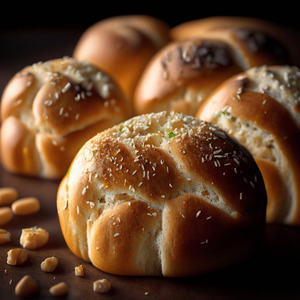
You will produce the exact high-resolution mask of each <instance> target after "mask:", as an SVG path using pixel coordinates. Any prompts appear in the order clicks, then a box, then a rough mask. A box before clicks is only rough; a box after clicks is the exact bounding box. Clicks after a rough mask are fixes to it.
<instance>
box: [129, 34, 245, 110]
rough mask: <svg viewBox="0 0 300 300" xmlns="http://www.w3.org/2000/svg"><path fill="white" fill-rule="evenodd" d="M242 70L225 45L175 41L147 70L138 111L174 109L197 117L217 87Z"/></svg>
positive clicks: (138, 91) (138, 92)
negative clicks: (207, 97) (203, 103)
mask: <svg viewBox="0 0 300 300" xmlns="http://www.w3.org/2000/svg"><path fill="white" fill-rule="evenodd" d="M241 70H242V69H241V67H240V66H239V65H238V64H237V63H236V62H235V60H234V58H233V56H232V53H231V50H230V47H228V45H227V44H225V43H223V42H220V41H218V40H201V39H191V40H186V41H178V42H173V43H171V44H168V45H167V46H166V47H164V48H163V49H162V50H161V51H159V52H158V53H157V54H156V55H155V56H154V57H153V58H152V60H151V61H150V63H149V64H148V65H147V67H146V69H145V70H144V72H143V74H142V76H141V78H140V80H139V82H138V85H137V88H136V90H135V94H134V108H135V112H136V113H137V114H143V113H149V112H159V111H162V110H167V111H171V110H173V111H175V112H182V113H185V114H190V115H194V114H195V113H196V111H197V109H198V107H199V105H200V103H201V102H202V101H203V99H204V98H205V97H206V96H207V94H208V93H209V92H210V91H211V90H212V89H213V88H214V87H215V86H217V85H218V84H220V83H221V82H222V81H223V80H225V79H227V78H228V77H230V76H231V75H233V74H236V73H238V72H240V71H241ZM189 97H190V98H191V99H189Z"/></svg>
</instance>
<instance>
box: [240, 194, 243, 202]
mask: <svg viewBox="0 0 300 300" xmlns="http://www.w3.org/2000/svg"><path fill="white" fill-rule="evenodd" d="M242 199H243V193H242V192H240V200H242Z"/></svg>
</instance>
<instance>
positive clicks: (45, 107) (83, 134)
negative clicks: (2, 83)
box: [1, 57, 131, 179]
mask: <svg viewBox="0 0 300 300" xmlns="http://www.w3.org/2000/svg"><path fill="white" fill-rule="evenodd" d="M130 116H131V108H130V106H129V104H128V100H127V98H126V97H125V96H124V93H123V92H122V91H121V89H120V88H119V86H118V85H117V84H116V83H114V81H113V80H112V79H111V78H110V77H109V76H108V75H107V74H105V73H104V72H102V71H101V70H99V69H97V68H95V67H94V66H92V65H90V63H88V62H79V61H76V60H74V59H72V58H67V57H66V58H59V59H54V60H50V61H46V62H40V63H36V64H33V65H32V66H28V67H25V68H24V69H23V70H22V71H20V72H18V73H17V74H16V75H15V76H14V77H13V78H12V79H11V80H10V82H9V83H8V84H7V86H6V87H5V90H4V92H3V95H2V101H1V117H2V128H1V161H2V163H3V165H4V167H5V168H6V169H7V170H9V171H11V172H14V173H19V174H24V175H31V176H39V177H44V178H53V179H56V178H62V177H63V176H64V174H65V173H66V171H67V169H68V167H69V164H70V163H71V161H72V159H73V157H74V155H75V154H76V152H77V151H78V150H79V149H80V147H81V146H82V144H83V143H84V142H85V141H87V140H88V139H89V138H91V137H92V136H93V135H95V134H96V133H98V132H99V131H102V130H104V129H106V128H108V127H111V126H112V125H115V124H118V123H119V122H122V121H124V120H126V119H128V118H129V117H130Z"/></svg>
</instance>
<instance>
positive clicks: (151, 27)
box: [73, 15, 169, 97]
mask: <svg viewBox="0 0 300 300" xmlns="http://www.w3.org/2000/svg"><path fill="white" fill-rule="evenodd" d="M168 41H169V26H168V25H167V24H166V23H165V22H163V21H162V20H159V19H156V18H154V17H150V16H145V15H128V16H116V17H111V18H108V19H104V20H101V21H99V22H97V23H95V24H94V25H92V26H91V27H89V28H88V29H87V30H86V31H85V32H84V33H83V34H82V36H81V37H80V39H79V41H78V43H77V45H76V47H75V50H74V53H73V56H74V57H75V58H76V59H79V60H87V61H90V62H91V63H93V64H94V65H96V66H98V67H99V68H101V69H103V70H104V71H106V72H107V73H109V74H110V75H111V76H112V77H113V78H114V79H115V80H116V81H117V82H118V83H119V85H120V86H121V88H122V89H123V90H124V92H125V93H126V95H127V96H129V97H131V96H132V93H133V90H134V88H135V85H136V82H137V80H138V78H139V76H140V74H141V72H142V70H143V69H144V67H145V65H146V64H147V62H148V61H149V59H150V58H151V57H152V56H153V54H154V53H155V52H156V51H157V50H158V49H160V48H161V47H162V46H163V45H165V44H166V43H167V42H168Z"/></svg>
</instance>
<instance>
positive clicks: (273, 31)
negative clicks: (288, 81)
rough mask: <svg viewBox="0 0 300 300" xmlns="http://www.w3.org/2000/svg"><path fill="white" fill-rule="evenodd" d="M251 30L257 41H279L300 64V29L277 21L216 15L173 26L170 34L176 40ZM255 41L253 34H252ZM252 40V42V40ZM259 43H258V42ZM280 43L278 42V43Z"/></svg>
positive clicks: (294, 60)
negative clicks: (254, 33) (228, 31)
mask: <svg viewBox="0 0 300 300" xmlns="http://www.w3.org/2000/svg"><path fill="white" fill-rule="evenodd" d="M228 29H230V30H232V29H234V30H240V29H242V30H247V31H248V30H251V31H254V32H257V33H258V36H257V41H258V42H259V43H260V42H265V41H266V38H268V39H271V40H273V41H279V42H280V43H281V44H282V45H284V47H285V48H286V50H287V52H288V53H289V55H290V56H291V64H293V65H297V66H300V59H299V55H298V53H299V49H300V43H299V42H298V41H299V35H300V33H299V30H298V31H297V30H294V29H293V28H288V27H285V26H282V25H280V24H276V22H271V21H267V20H263V19H259V18H253V17H243V16H214V17H208V18H202V19H196V20H191V21H188V22H184V23H181V24H179V25H177V26H175V27H173V28H172V29H171V31H170V36H171V38H172V39H174V40H182V39H186V38H195V37H202V36H205V35H206V34H208V35H210V34H212V33H213V32H216V31H219V30H221V31H223V32H224V30H225V31H227V30H228ZM251 40H252V42H253V35H252V39H251ZM251 40H250V42H251ZM256 44H257V43H256ZM277 44H278V43H277Z"/></svg>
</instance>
